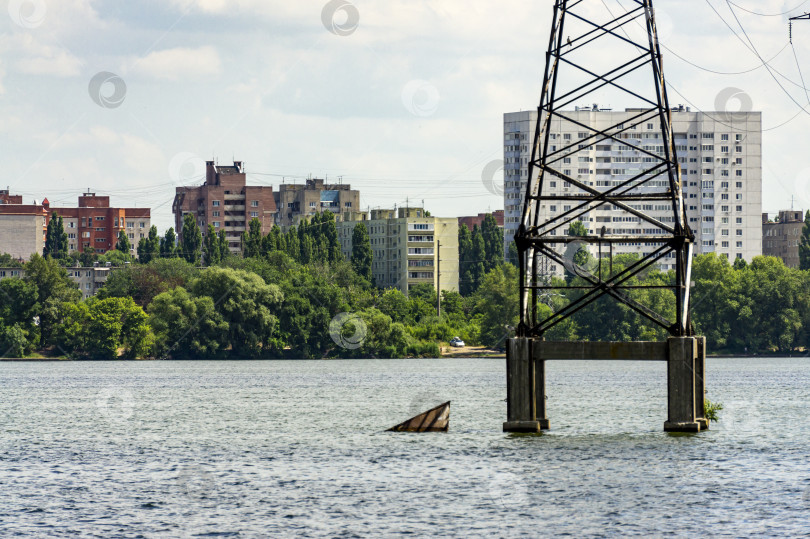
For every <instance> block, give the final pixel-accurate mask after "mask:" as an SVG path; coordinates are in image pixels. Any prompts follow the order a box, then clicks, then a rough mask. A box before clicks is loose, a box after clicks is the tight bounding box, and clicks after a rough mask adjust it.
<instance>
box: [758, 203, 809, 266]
mask: <svg viewBox="0 0 810 539" xmlns="http://www.w3.org/2000/svg"><path fill="white" fill-rule="evenodd" d="M803 228H804V212H801V211H792V210H783V211H780V212H779V217H777V219H776V220H775V221H771V220H770V219H769V218H768V214H767V213H763V214H762V254H763V255H765V256H775V257H777V258H781V259H782V261H783V262H784V263H785V265H786V266H787V267H789V268H798V267H799V244H800V243H801V239H802V229H803Z"/></svg>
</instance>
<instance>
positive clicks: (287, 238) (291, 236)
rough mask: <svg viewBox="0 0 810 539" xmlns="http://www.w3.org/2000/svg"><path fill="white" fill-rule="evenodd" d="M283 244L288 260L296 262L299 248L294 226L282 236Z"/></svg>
mask: <svg viewBox="0 0 810 539" xmlns="http://www.w3.org/2000/svg"><path fill="white" fill-rule="evenodd" d="M284 244H285V246H286V249H287V254H288V255H289V256H290V258H292V259H293V260H296V261H298V260H300V256H301V248H300V245H299V244H300V242H299V240H298V230H296V227H295V226H291V227H290V229H289V230H288V231H287V233H286V234H284Z"/></svg>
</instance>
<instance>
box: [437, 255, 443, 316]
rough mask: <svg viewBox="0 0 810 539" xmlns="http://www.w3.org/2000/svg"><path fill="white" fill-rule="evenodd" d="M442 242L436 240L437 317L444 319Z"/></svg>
mask: <svg viewBox="0 0 810 539" xmlns="http://www.w3.org/2000/svg"><path fill="white" fill-rule="evenodd" d="M441 248H442V242H440V241H438V240H436V316H437V317H438V318H440V319H441V317H442V286H441V283H440V280H441V275H442V272H441V269H442V251H441Z"/></svg>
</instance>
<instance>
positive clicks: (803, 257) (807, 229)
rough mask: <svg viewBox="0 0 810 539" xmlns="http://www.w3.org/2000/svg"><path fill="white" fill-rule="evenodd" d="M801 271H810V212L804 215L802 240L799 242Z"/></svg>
mask: <svg viewBox="0 0 810 539" xmlns="http://www.w3.org/2000/svg"><path fill="white" fill-rule="evenodd" d="M799 269H802V270H810V210H807V213H805V214H804V227H802V239H801V241H800V242H799Z"/></svg>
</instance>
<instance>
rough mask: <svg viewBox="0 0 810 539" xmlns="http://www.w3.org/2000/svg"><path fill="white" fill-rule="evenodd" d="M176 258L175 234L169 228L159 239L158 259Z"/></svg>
mask: <svg viewBox="0 0 810 539" xmlns="http://www.w3.org/2000/svg"><path fill="white" fill-rule="evenodd" d="M176 256H177V234H175V233H174V227H171V228H169V230H167V231H166V234H164V236H163V237H162V238H160V258H174V257H176Z"/></svg>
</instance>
